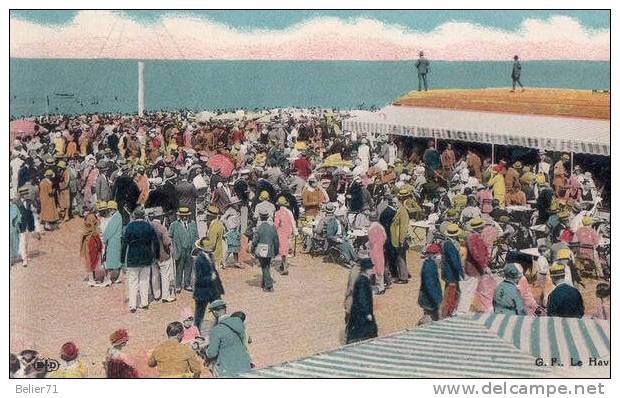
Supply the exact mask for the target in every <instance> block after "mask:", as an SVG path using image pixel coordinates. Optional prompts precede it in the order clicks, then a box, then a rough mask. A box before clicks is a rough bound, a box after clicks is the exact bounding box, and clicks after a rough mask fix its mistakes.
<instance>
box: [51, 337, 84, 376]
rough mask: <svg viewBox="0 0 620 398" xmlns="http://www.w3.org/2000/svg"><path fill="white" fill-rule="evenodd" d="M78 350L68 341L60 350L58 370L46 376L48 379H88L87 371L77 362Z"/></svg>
mask: <svg viewBox="0 0 620 398" xmlns="http://www.w3.org/2000/svg"><path fill="white" fill-rule="evenodd" d="M78 353H79V350H78V348H77V346H76V345H75V343H73V342H71V341H69V342H67V343H65V344H63V345H62V347H61V348H60V359H62V361H63V363H62V364H61V366H60V368H59V369H58V370H56V371H54V372H51V373H49V374H48V375H47V377H48V378H50V379H82V378H86V377H88V369H86V367H85V366H84V365H83V364H82V362H80V361H78V360H77V357H78Z"/></svg>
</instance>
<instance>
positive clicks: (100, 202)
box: [95, 200, 108, 211]
mask: <svg viewBox="0 0 620 398" xmlns="http://www.w3.org/2000/svg"><path fill="white" fill-rule="evenodd" d="M95 209H97V211H102V210H107V209H108V202H106V201H105V200H98V201H97V203H95Z"/></svg>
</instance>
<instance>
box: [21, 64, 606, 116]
mask: <svg viewBox="0 0 620 398" xmlns="http://www.w3.org/2000/svg"><path fill="white" fill-rule="evenodd" d="M144 64H145V65H144V86H145V90H144V102H145V109H147V110H152V111H155V110H173V109H174V110H176V109H187V110H192V111H201V110H210V111H225V110H233V109H248V110H254V109H264V108H280V107H300V108H308V107H321V108H335V109H374V108H380V107H382V106H385V105H387V104H389V103H391V102H392V101H393V100H394V99H395V98H397V97H398V96H400V95H402V94H405V93H407V92H409V91H411V90H415V89H417V85H418V82H417V74H416V71H415V67H414V64H413V61H395V62H375V61H254V60H253V61H223V60H191V61H188V60H178V61H176V60H174V61H172V60H171V61H168V60H147V61H144ZM9 65H10V113H11V116H13V117H19V116H30V115H42V114H46V113H62V114H81V113H95V112H99V113H103V112H120V113H136V112H137V97H138V66H137V65H138V61H137V60H113V59H96V60H74V59H21V58H20V59H17V58H12V59H10V62H9ZM522 67H523V69H522V75H521V81H522V83H523V84H524V85H525V87H548V88H569V89H587V90H590V89H597V90H609V88H610V79H611V76H610V63H609V62H604V61H603V62H598V61H597V62H595V61H591V62H589V61H588V62H584V61H531V62H527V61H525V62H522ZM511 70H512V62H487V61H484V62H463V61H459V62H447V61H432V60H431V71H430V74H429V75H428V82H429V85H430V88H431V89H440V88H489V87H508V86H509V85H510V84H511V79H510V74H511Z"/></svg>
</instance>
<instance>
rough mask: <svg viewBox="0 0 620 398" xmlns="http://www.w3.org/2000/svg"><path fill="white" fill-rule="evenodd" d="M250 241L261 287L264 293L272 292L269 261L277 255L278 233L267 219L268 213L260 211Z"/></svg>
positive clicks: (263, 210) (278, 245)
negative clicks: (260, 274) (257, 265)
mask: <svg viewBox="0 0 620 398" xmlns="http://www.w3.org/2000/svg"><path fill="white" fill-rule="evenodd" d="M258 216H259V220H258V224H257V227H256V231H255V232H254V238H253V239H252V245H251V248H250V250H251V252H252V253H253V254H254V255H255V256H256V258H258V261H259V263H260V267H261V271H262V280H261V287H262V288H263V291H265V292H272V291H273V279H272V278H271V272H270V267H271V260H272V258H273V257H275V256H276V254H277V253H278V249H279V247H280V242H279V239H278V233H277V231H276V229H275V228H274V226H273V223H272V222H271V221H270V219H269V213H268V211H267V210H266V209H262V210H261V211H260V212H259V214H258Z"/></svg>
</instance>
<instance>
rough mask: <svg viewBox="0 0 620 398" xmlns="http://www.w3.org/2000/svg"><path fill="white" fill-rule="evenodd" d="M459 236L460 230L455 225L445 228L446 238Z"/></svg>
mask: <svg viewBox="0 0 620 398" xmlns="http://www.w3.org/2000/svg"><path fill="white" fill-rule="evenodd" d="M460 234H461V228H460V227H459V226H458V225H457V224H449V225H448V228H446V235H447V236H458V235H460Z"/></svg>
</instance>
